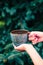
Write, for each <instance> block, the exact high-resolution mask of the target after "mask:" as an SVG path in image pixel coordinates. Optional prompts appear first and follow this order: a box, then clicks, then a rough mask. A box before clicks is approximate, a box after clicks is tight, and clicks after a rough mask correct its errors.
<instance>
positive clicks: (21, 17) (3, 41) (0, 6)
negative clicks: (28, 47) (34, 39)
mask: <svg viewBox="0 0 43 65" xmlns="http://www.w3.org/2000/svg"><path fill="white" fill-rule="evenodd" d="M18 29H25V30H28V31H43V0H0V65H33V63H32V60H31V58H30V56H29V55H28V54H27V53H26V52H19V51H16V50H15V49H14V48H13V45H12V41H11V37H10V32H11V31H12V30H18ZM34 47H35V49H36V50H37V52H38V53H39V54H40V56H41V57H42V58H43V42H41V44H40V43H39V44H36V45H34Z"/></svg>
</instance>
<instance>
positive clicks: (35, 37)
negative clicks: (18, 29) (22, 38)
mask: <svg viewBox="0 0 43 65" xmlns="http://www.w3.org/2000/svg"><path fill="white" fill-rule="evenodd" d="M28 38H29V40H30V41H32V44H36V43H38V42H42V41H43V32H40V31H32V32H30V34H29V35H28Z"/></svg>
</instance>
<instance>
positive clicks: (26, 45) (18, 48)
mask: <svg viewBox="0 0 43 65" xmlns="http://www.w3.org/2000/svg"><path fill="white" fill-rule="evenodd" d="M30 46H31V44H25V43H24V44H21V45H20V46H17V47H16V46H15V45H14V48H15V49H16V50H18V51H25V50H26V48H29V47H30Z"/></svg>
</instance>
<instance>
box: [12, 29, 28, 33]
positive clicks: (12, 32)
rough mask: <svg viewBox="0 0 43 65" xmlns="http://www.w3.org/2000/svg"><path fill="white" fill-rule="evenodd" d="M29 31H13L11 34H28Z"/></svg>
mask: <svg viewBox="0 0 43 65" xmlns="http://www.w3.org/2000/svg"><path fill="white" fill-rule="evenodd" d="M27 32H28V31H25V30H13V31H12V32H11V33H12V34H26V33H27Z"/></svg>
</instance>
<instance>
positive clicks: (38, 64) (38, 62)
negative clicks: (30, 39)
mask: <svg viewBox="0 0 43 65" xmlns="http://www.w3.org/2000/svg"><path fill="white" fill-rule="evenodd" d="M25 50H26V52H27V53H28V54H29V55H30V57H31V59H32V61H33V63H34V65H43V61H42V58H41V57H40V55H39V54H38V53H37V51H36V50H35V48H34V47H33V46H32V45H31V44H30V45H29V46H28V45H27V46H26V47H25Z"/></svg>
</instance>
